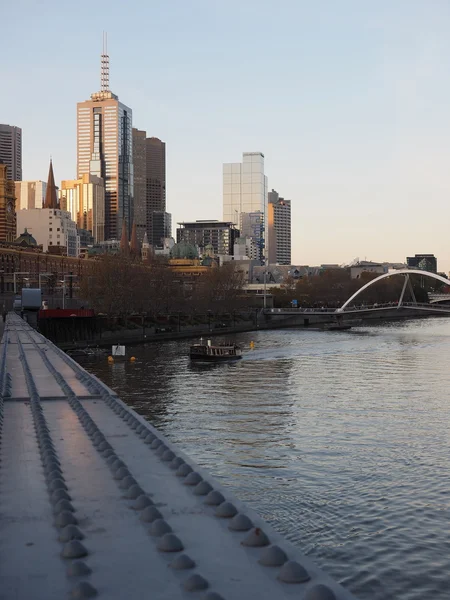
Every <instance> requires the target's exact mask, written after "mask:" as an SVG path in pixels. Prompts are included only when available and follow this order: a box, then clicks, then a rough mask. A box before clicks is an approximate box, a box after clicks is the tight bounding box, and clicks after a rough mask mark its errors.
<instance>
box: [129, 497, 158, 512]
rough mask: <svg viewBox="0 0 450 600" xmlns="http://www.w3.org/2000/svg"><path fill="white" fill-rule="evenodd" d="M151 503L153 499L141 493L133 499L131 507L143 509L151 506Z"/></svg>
mask: <svg viewBox="0 0 450 600" xmlns="http://www.w3.org/2000/svg"><path fill="white" fill-rule="evenodd" d="M152 504H153V501H152V500H150V498H149V497H148V496H146V495H145V494H141V495H140V496H138V497H137V498H136V500H135V501H134V503H133V508H134V509H135V510H143V509H144V508H146V507H147V506H151V505H152Z"/></svg>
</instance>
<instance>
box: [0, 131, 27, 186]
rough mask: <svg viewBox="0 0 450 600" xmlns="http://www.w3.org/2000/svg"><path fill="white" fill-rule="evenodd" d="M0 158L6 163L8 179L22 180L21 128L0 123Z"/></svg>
mask: <svg viewBox="0 0 450 600" xmlns="http://www.w3.org/2000/svg"><path fill="white" fill-rule="evenodd" d="M0 160H2V161H3V162H4V163H5V164H6V165H7V176H8V179H12V180H13V181H22V130H21V128H20V127H14V125H1V124H0Z"/></svg>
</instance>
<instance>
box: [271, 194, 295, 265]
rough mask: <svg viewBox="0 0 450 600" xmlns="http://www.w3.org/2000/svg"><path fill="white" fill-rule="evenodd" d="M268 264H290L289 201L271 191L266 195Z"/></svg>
mask: <svg viewBox="0 0 450 600" xmlns="http://www.w3.org/2000/svg"><path fill="white" fill-rule="evenodd" d="M268 197H269V203H268V212H267V225H268V230H269V238H268V242H269V252H268V258H269V264H278V265H290V264H291V201H290V200H285V199H284V198H280V196H279V195H278V192H276V191H275V190H272V191H271V192H269V194H268Z"/></svg>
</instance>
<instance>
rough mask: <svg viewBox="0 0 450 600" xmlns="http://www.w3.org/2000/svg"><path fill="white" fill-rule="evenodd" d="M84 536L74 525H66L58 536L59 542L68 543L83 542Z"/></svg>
mask: <svg viewBox="0 0 450 600" xmlns="http://www.w3.org/2000/svg"><path fill="white" fill-rule="evenodd" d="M83 539H84V535H83V533H82V532H81V531H80V529H78V527H77V526H76V525H66V526H65V527H64V528H63V529H61V532H60V534H59V537H58V540H59V541H60V542H70V541H71V540H83Z"/></svg>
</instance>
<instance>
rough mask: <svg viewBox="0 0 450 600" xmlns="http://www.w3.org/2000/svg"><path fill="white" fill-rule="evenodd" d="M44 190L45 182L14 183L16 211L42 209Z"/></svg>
mask: <svg viewBox="0 0 450 600" xmlns="http://www.w3.org/2000/svg"><path fill="white" fill-rule="evenodd" d="M46 188H47V184H46V183H45V181H16V182H15V193H16V210H22V209H23V208H26V209H28V208H42V206H43V204H44V198H45V190H46Z"/></svg>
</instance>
